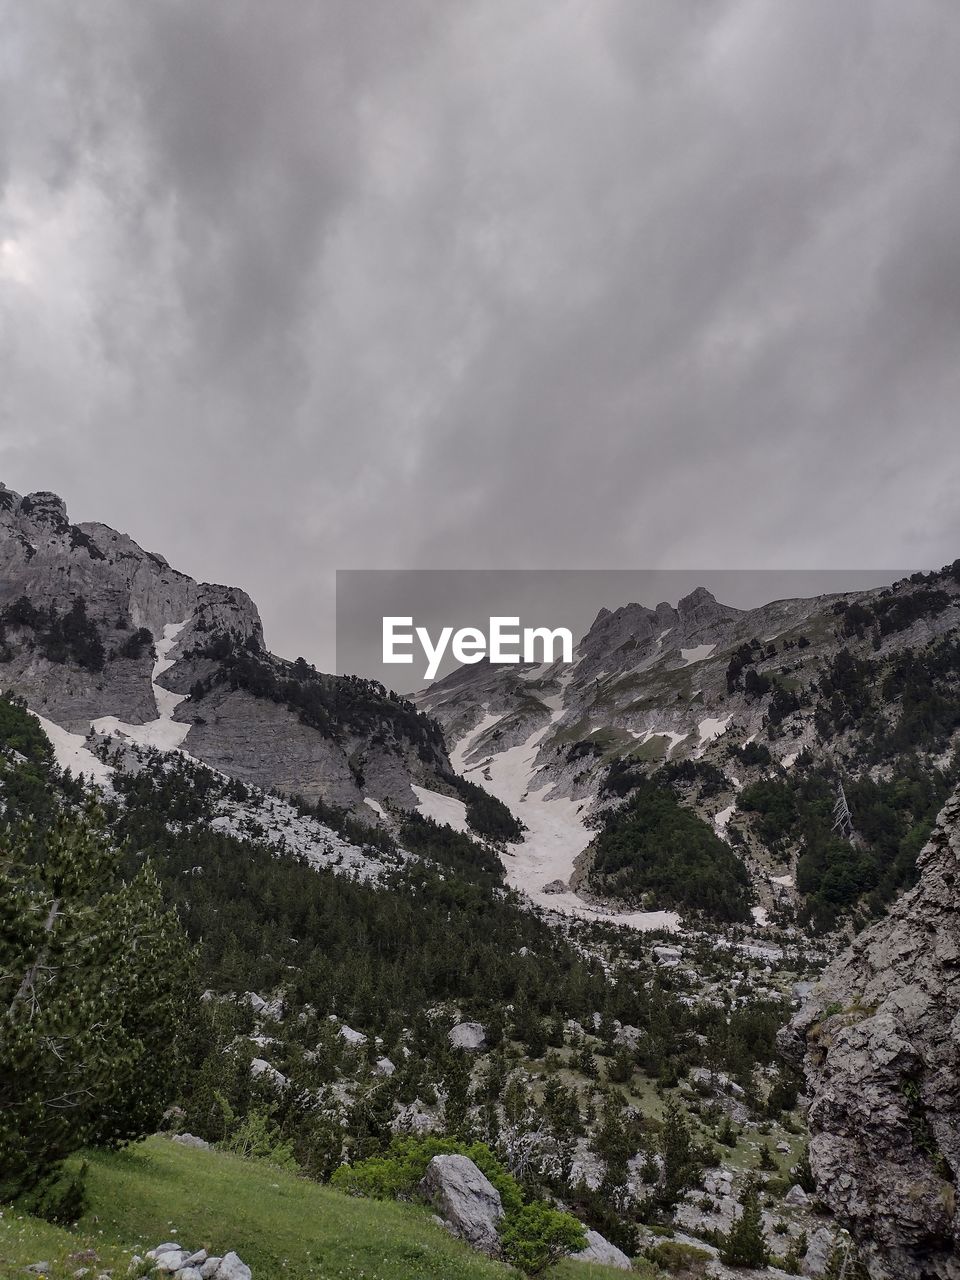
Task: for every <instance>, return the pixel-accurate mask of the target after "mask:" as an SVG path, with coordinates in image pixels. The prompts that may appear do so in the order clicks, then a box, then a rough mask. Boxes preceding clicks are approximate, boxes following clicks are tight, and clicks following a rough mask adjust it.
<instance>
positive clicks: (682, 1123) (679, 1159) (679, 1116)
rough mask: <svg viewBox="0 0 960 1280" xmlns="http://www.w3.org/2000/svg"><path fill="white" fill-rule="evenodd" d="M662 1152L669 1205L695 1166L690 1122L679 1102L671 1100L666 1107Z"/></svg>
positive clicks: (661, 1136)
mask: <svg viewBox="0 0 960 1280" xmlns="http://www.w3.org/2000/svg"><path fill="white" fill-rule="evenodd" d="M660 1152H661V1155H662V1156H663V1188H662V1199H663V1203H664V1204H665V1205H673V1204H676V1202H677V1199H678V1198H679V1196H680V1193H681V1192H682V1191H683V1189H684V1188H685V1187H686V1186H687V1185H688V1184H689V1182H690V1179H691V1176H692V1174H693V1172H694V1169H695V1161H694V1158H693V1144H692V1142H691V1138H690V1126H689V1124H688V1123H687V1119H686V1116H684V1114H683V1112H682V1111H681V1110H680V1108H679V1107H678V1106H677V1104H676V1103H675V1102H668V1103H667V1105H666V1109H665V1111H664V1117H663V1129H662V1130H661V1131H660Z"/></svg>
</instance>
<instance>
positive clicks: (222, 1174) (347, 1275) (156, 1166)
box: [0, 1138, 622, 1280]
mask: <svg viewBox="0 0 960 1280" xmlns="http://www.w3.org/2000/svg"><path fill="white" fill-rule="evenodd" d="M88 1159H89V1162H90V1176H89V1184H88V1185H89V1191H90V1205H91V1208H90V1211H89V1212H88V1213H87V1215H86V1216H85V1217H84V1218H83V1219H82V1220H81V1222H80V1223H79V1224H78V1225H77V1228H76V1229H75V1230H65V1229H61V1228H58V1227H53V1226H50V1225H48V1224H47V1223H45V1222H41V1221H39V1220H38V1219H36V1218H30V1217H27V1216H25V1215H21V1214H17V1213H16V1212H15V1211H14V1210H12V1209H11V1208H10V1207H9V1206H8V1207H6V1208H4V1209H3V1211H2V1216H0V1280H13V1278H14V1277H17V1276H19V1277H20V1280H23V1271H22V1268H23V1267H25V1266H26V1265H27V1264H29V1263H32V1262H40V1261H44V1262H49V1263H50V1264H51V1267H52V1270H51V1273H50V1274H51V1277H52V1280H66V1277H69V1276H72V1275H73V1273H74V1271H75V1270H76V1269H77V1268H78V1267H79V1266H81V1265H87V1266H90V1265H91V1264H90V1263H89V1262H82V1261H77V1260H75V1259H74V1260H72V1259H71V1257H70V1255H71V1254H76V1253H78V1252H80V1251H82V1250H85V1249H91V1248H92V1249H94V1250H95V1251H96V1253H97V1255H98V1258H99V1263H98V1264H97V1266H96V1267H95V1268H94V1267H92V1266H91V1272H92V1274H94V1275H95V1274H97V1272H98V1271H99V1270H103V1269H110V1268H113V1269H114V1273H115V1275H116V1276H117V1277H123V1276H124V1275H125V1274H126V1271H127V1266H128V1264H129V1260H130V1256H131V1255H132V1254H133V1253H140V1254H143V1253H144V1252H146V1250H147V1249H150V1248H152V1247H153V1246H154V1245H157V1244H160V1243H161V1242H162V1241H164V1240H181V1241H183V1243H184V1244H185V1245H187V1246H189V1247H190V1248H191V1249H200V1248H204V1249H207V1250H208V1251H209V1252H210V1253H221V1252H226V1251H227V1250H228V1249H234V1250H236V1252H237V1253H238V1254H239V1255H240V1257H241V1258H243V1260H244V1261H245V1262H246V1263H247V1264H248V1265H249V1266H250V1267H251V1268H252V1270H253V1275H254V1280H281V1278H282V1280H311V1278H315V1280H321V1277H322V1280H431V1278H435V1280H447V1278H448V1277H451V1276H457V1277H458V1280H460V1278H462V1280H507V1277H510V1276H515V1275H516V1273H515V1272H513V1271H511V1269H510V1268H509V1267H506V1266H504V1265H502V1264H500V1263H497V1262H493V1261H491V1260H489V1259H487V1258H484V1257H481V1256H480V1255H479V1254H477V1253H474V1252H473V1251H472V1250H470V1249H469V1248H467V1247H466V1246H465V1245H462V1244H460V1242H459V1241H457V1240H454V1239H453V1238H452V1237H451V1236H450V1235H448V1234H447V1232H446V1231H444V1230H443V1228H441V1227H439V1226H437V1224H436V1223H434V1222H433V1221H432V1219H431V1216H430V1212H429V1210H427V1209H425V1208H423V1207H421V1206H417V1205H404V1204H394V1203H385V1202H382V1201H374V1200H360V1199H354V1198H352V1197H350V1196H345V1195H342V1194H341V1193H339V1192H337V1191H333V1190H331V1189H330V1188H328V1187H322V1186H320V1185H318V1184H317V1183H315V1182H309V1181H307V1180H306V1179H304V1178H298V1177H296V1176H295V1175H293V1174H290V1173H285V1172H283V1171H282V1170H279V1169H276V1168H274V1167H273V1166H271V1165H265V1164H259V1163H255V1162H252V1161H246V1160H240V1159H238V1158H237V1157H234V1156H228V1155H224V1154H222V1153H220V1152H213V1151H197V1150H192V1149H190V1148H186V1147H181V1146H178V1145H176V1144H175V1143H172V1142H168V1141H166V1140H165V1139H163V1138H150V1139H148V1140H147V1141H146V1142H143V1143H140V1144H139V1145H138V1146H135V1147H131V1148H129V1149H128V1150H126V1151H122V1152H95V1153H93V1154H91V1155H89V1156H88ZM555 1274H556V1275H557V1277H563V1278H564V1280H611V1278H612V1277H613V1276H614V1275H616V1274H617V1273H615V1272H613V1271H611V1270H610V1269H609V1268H607V1267H588V1266H584V1265H583V1264H580V1263H572V1262H566V1263H564V1264H563V1265H562V1266H561V1267H559V1268H558V1269H557V1271H556V1273H555ZM620 1274H622V1273H620Z"/></svg>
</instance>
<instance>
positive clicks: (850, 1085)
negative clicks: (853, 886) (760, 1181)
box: [783, 795, 960, 1280]
mask: <svg viewBox="0 0 960 1280" xmlns="http://www.w3.org/2000/svg"><path fill="white" fill-rule="evenodd" d="M918 865H919V869H920V880H919V883H918V884H917V885H916V886H915V887H914V888H913V889H911V890H910V891H909V892H908V893H906V894H904V896H903V897H902V898H901V899H900V900H899V901H898V902H897V903H896V904H895V905H894V907H893V908H892V909H891V911H890V913H889V914H888V916H887V917H886V918H884V919H883V920H881V921H879V922H878V923H877V924H875V925H873V926H872V927H871V928H870V929H867V930H866V931H865V932H864V933H862V934H861V935H860V936H859V937H858V938H857V939H856V940H855V941H854V943H853V944H852V945H851V946H850V947H849V948H848V949H847V950H846V951H845V952H844V953H843V954H842V955H840V956H839V957H838V958H837V959H836V960H835V961H834V962H833V963H832V964H831V965H830V966H829V968H828V969H827V970H826V971H825V973H824V975H823V978H822V980H821V982H820V983H819V984H818V985H817V987H816V988H815V989H814V992H813V995H812V997H811V999H810V1002H809V1003H808V1004H807V1005H806V1006H805V1007H804V1008H803V1009H802V1010H801V1012H800V1013H799V1014H797V1015H796V1017H795V1018H794V1019H793V1021H792V1023H791V1024H790V1026H789V1027H788V1028H787V1029H786V1032H785V1033H784V1037H783V1038H784V1044H785V1047H786V1048H787V1049H788V1051H790V1052H792V1053H793V1054H794V1056H795V1057H796V1058H798V1059H799V1060H801V1061H802V1062H803V1065H804V1069H805V1072H806V1076H807V1082H808V1083H807V1088H808V1093H809V1095H810V1097H811V1099H812V1100H811V1104H810V1109H809V1127H810V1135H811V1137H810V1163H811V1167H812V1169H813V1174H814V1177H815V1179H816V1181H817V1187H818V1191H819V1194H820V1197H821V1198H822V1199H823V1200H824V1201H825V1202H826V1204H827V1205H828V1206H829V1207H830V1209H831V1210H832V1211H833V1212H834V1213H835V1214H836V1216H837V1217H838V1218H839V1219H840V1221H841V1222H843V1223H844V1224H846V1225H848V1226H849V1227H850V1229H851V1231H852V1232H853V1234H854V1236H855V1237H856V1238H857V1240H858V1242H859V1244H860V1247H861V1250H862V1251H863V1253H864V1257H865V1261H866V1263H867V1266H868V1269H869V1272H870V1275H871V1277H872V1278H873V1280H927V1278H928V1277H929V1278H931V1280H934V1278H935V1280H960V1213H958V1208H957V1196H956V1183H957V1179H958V1177H960V898H958V893H960V797H958V796H957V795H954V796H953V797H952V798H951V799H950V800H949V801H948V803H947V804H946V805H945V806H944V808H943V810H942V812H941V814H940V817H939V819H938V822H937V826H936V828H935V830H934V832H933V835H932V836H931V839H930V841H929V842H928V844H927V845H926V847H925V848H924V849H923V851H922V853H921V854H920V857H919V859H918Z"/></svg>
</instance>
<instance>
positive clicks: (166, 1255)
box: [148, 1246, 188, 1275]
mask: <svg viewBox="0 0 960 1280" xmlns="http://www.w3.org/2000/svg"><path fill="white" fill-rule="evenodd" d="M148 1256H149V1255H148ZM187 1257H188V1254H187V1251H186V1249H181V1248H179V1246H178V1247H177V1248H175V1249H164V1251H163V1253H158V1254H157V1256H156V1258H155V1260H154V1263H153V1265H154V1268H155V1270H157V1271H162V1272H163V1273H164V1274H168V1275H173V1274H174V1272H175V1271H179V1270H180V1268H181V1267H182V1266H183V1264H184V1263H185V1262H186V1260H187Z"/></svg>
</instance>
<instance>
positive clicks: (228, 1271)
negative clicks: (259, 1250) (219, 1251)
mask: <svg viewBox="0 0 960 1280" xmlns="http://www.w3.org/2000/svg"><path fill="white" fill-rule="evenodd" d="M214 1275H215V1276H216V1280H252V1277H253V1272H252V1271H251V1270H250V1268H249V1267H248V1266H247V1264H246V1263H245V1262H241V1261H240V1259H239V1258H238V1257H237V1255H236V1254H235V1253H233V1252H230V1253H225V1254H224V1255H223V1257H222V1258H221V1259H220V1265H219V1267H217V1269H216V1271H215V1272H214Z"/></svg>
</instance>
